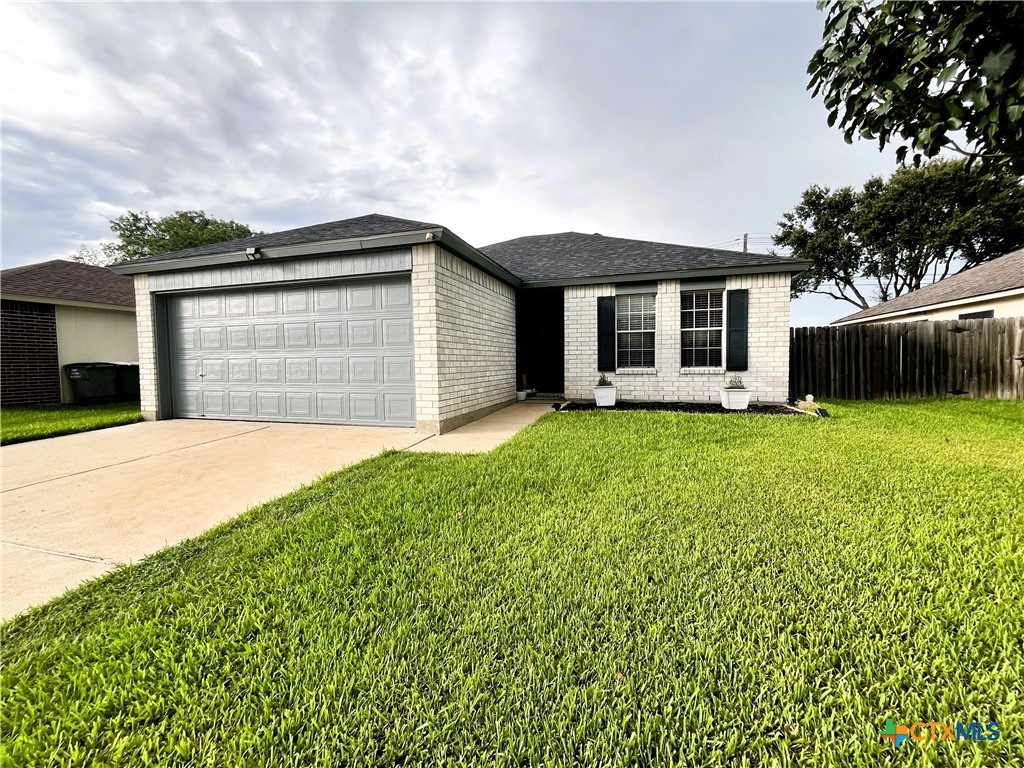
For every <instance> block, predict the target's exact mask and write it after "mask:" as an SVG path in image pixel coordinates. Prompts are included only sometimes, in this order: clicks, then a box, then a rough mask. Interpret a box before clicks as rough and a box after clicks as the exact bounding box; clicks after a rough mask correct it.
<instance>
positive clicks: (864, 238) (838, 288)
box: [773, 160, 1024, 308]
mask: <svg viewBox="0 0 1024 768" xmlns="http://www.w3.org/2000/svg"><path fill="white" fill-rule="evenodd" d="M773 239H774V242H775V244H776V245H779V246H783V247H786V248H788V249H790V251H791V252H792V255H793V256H795V257H797V258H801V259H807V260H809V261H810V262H811V263H812V266H811V268H810V269H809V270H808V271H806V272H803V273H801V274H799V275H797V276H796V277H795V278H794V280H793V296H794V297H796V296H799V295H801V294H804V293H820V294H824V295H826V296H831V297H832V298H834V299H838V300H841V301H846V302H849V303H850V304H853V305H854V306H856V307H860V308H867V307H869V306H871V305H872V303H874V302H876V301H888V300H889V299H893V298H895V297H896V296H900V295H902V294H904V293H907V292H909V291H913V290H916V289H918V288H920V287H921V286H922V285H927V284H928V283H930V282H934V281H935V280H941V279H943V278H944V277H947V276H948V275H950V274H951V273H955V272H959V271H962V270H964V269H970V268H971V267H973V266H976V265H978V264H981V263H983V262H986V261H989V260H991V259H993V258H996V257H998V256H1002V255H1004V254H1006V253H1008V252H1010V251H1012V250H1014V249H1016V248H1019V247H1020V246H1021V245H1024V185H1022V184H1021V178H1020V177H1019V176H1017V175H1015V174H1013V173H1011V172H1009V171H1007V170H1005V169H1002V170H996V171H995V172H993V173H982V172H981V170H980V169H979V168H978V167H977V166H974V167H973V168H972V167H969V166H968V163H967V161H966V160H934V161H932V162H930V163H926V164H924V165H923V166H922V167H920V168H909V167H907V168H900V169H898V170H897V171H896V172H895V173H893V174H892V176H890V177H889V178H888V179H882V178H881V177H877V176H876V177H873V178H871V179H868V181H867V182H865V184H864V186H863V188H862V189H860V190H856V189H854V188H853V187H841V188H839V189H836V190H830V189H829V188H827V187H822V186H817V185H815V186H811V187H810V188H808V189H807V190H806V191H805V192H804V193H803V195H802V197H801V199H800V202H799V203H798V204H797V205H796V206H795V207H794V208H793V209H792V210H791V211H789V212H787V213H785V214H783V217H782V220H781V221H780V222H779V231H778V233H777V234H776V235H775V237H774V238H773Z"/></svg>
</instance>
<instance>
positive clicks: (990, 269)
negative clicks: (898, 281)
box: [832, 248, 1024, 325]
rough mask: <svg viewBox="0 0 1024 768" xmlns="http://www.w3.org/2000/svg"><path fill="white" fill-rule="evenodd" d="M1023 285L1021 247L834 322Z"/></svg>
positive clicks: (919, 307)
mask: <svg viewBox="0 0 1024 768" xmlns="http://www.w3.org/2000/svg"><path fill="white" fill-rule="evenodd" d="M1015 288H1024V248H1021V249H1020V250H1019V251H1013V252H1012V253H1008V254H1006V255H1005V256H1000V257H999V258H998V259H992V261H986V262H985V263H984V264H979V265H978V266H976V267H973V268H971V269H968V270H966V271H965V272H961V273H959V274H956V275H953V276H952V277H947V278H946V279H945V280H940V281H939V282H937V283H932V284H931V285H926V286H925V287H924V288H918V289H917V290H916V291H911V292H910V293H905V294H903V295H902V296H897V297H896V298H895V299H891V300H889V301H883V302H882V303H881V304H876V305H875V306H873V307H868V308H867V309H862V310H861V311H860V312H854V313H853V314H852V315H847V316H846V317H841V318H839V319H838V320H835V321H833V323H832V324H833V325H835V324H836V323H848V322H850V321H851V320H867V319H869V318H872V317H878V316H879V315H887V314H889V313H890V312H906V311H909V310H912V309H922V308H924V307H928V306H931V305H932V304H943V303H945V302H947V301H959V300H961V299H970V298H973V297H975V296H984V295H985V294H988V293H1001V292H1003V291H1012V290H1013V289H1015Z"/></svg>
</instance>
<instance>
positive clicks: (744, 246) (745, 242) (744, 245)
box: [743, 232, 750, 253]
mask: <svg viewBox="0 0 1024 768" xmlns="http://www.w3.org/2000/svg"><path fill="white" fill-rule="evenodd" d="M749 235H750V233H749V232H744V233H743V252H744V253H746V252H747V237H748V236H749Z"/></svg>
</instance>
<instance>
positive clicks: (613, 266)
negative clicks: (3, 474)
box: [115, 215, 803, 432]
mask: <svg viewBox="0 0 1024 768" xmlns="http://www.w3.org/2000/svg"><path fill="white" fill-rule="evenodd" d="M802 267H803V263H802V262H797V261H793V260H789V259H782V258H778V257H770V256H764V255H760V254H748V253H734V252H730V251H715V250H709V249H701V248H688V247H686V246H678V245H671V244H664V243H649V242H643V241H636V240H621V239H617V238H607V237H602V236H600V235H579V234H576V233H565V234H561V235H545V236H539V237H525V238H519V239H517V240H511V241H508V242H505V243H498V244H496V245H493V246H489V247H485V248H482V249H477V248H474V247H473V246H471V245H469V244H468V243H466V242H465V241H463V240H461V239H460V238H458V237H457V236H456V235H454V234H453V233H452V232H450V231H449V230H447V229H445V228H444V227H441V226H438V225H435V224H426V223H423V222H415V221H407V220H404V219H395V218H391V217H387V216H379V215H370V216H362V217H359V218H355V219H347V220H344V221H338V222H331V223H328V224H321V225H316V226H313V227H304V228H302V229H297V230H290V231H287V232H280V233H276V234H271V235H261V236H257V237H253V238H247V239H245V240H237V241H232V242H228V243H220V244H215V245H209V246H201V247H198V248H191V249H188V250H185V251H178V252H176V253H169V254H161V255H158V256H151V257H146V258H143V259H137V260H135V261H131V262H124V263H122V264H119V265H117V266H116V267H115V270H116V271H118V272H120V273H122V274H130V275H134V276H135V293H136V306H137V311H136V317H137V322H138V338H139V364H140V379H141V392H142V408H143V413H144V415H145V416H146V417H147V418H151V419H158V418H206V419H243V420H266V421H299V422H311V423H339V424H380V425H391V426H409V427H416V428H417V429H419V430H421V431H424V432H444V431H447V430H450V429H454V428H456V427H458V426H460V425H461V424H464V423H466V422H468V421H471V420H473V419H476V418H479V417H481V416H483V415H486V414H488V413H490V412H493V411H495V410H497V409H499V408H502V407H504V406H505V405H507V404H508V403H510V402H512V401H513V400H514V399H515V392H516V389H517V385H518V386H519V387H522V388H530V389H534V390H540V391H543V392H548V393H552V394H563V393H564V395H565V396H566V397H568V398H571V399H588V398H590V397H592V395H591V389H592V387H593V385H594V384H595V383H596V380H597V377H598V375H599V371H604V372H606V373H607V375H608V376H609V377H610V378H612V379H613V381H614V382H615V383H616V385H617V386H618V388H619V397H620V398H621V399H624V400H679V401H707V400H715V399H717V397H718V389H719V387H720V386H721V385H722V384H723V383H724V381H725V379H726V378H727V369H729V371H736V372H738V373H740V374H741V375H742V376H743V377H744V380H745V383H746V384H747V386H748V387H749V388H751V389H752V390H753V397H754V399H756V400H762V401H783V400H785V399H786V397H787V395H788V370H789V354H788V349H789V283H790V278H791V276H792V274H793V273H795V272H798V271H800V270H801V269H802ZM729 375H731V374H729Z"/></svg>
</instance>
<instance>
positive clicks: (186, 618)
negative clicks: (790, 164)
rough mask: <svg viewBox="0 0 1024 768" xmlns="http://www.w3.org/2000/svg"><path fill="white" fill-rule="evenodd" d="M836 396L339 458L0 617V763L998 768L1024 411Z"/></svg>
mask: <svg viewBox="0 0 1024 768" xmlns="http://www.w3.org/2000/svg"><path fill="white" fill-rule="evenodd" d="M828 405H829V410H830V412H831V413H832V414H833V418H831V419H813V418H809V417H807V418H802V417H801V418H797V417H772V416H696V415H687V414H671V413H638V412H621V413H601V412H578V413H565V414H552V415H550V416H548V417H546V418H544V419H543V420H542V421H540V422H539V423H538V424H536V425H535V426H533V427H531V428H530V429H528V430H526V431H525V432H523V433H522V434H521V435H519V436H518V437H517V438H516V439H514V440H512V441H511V442H510V443H507V444H506V445H505V446H503V447H502V448H500V449H498V450H497V451H495V452H493V453H491V454H487V455H481V456H458V455H436V454H411V453H389V454H385V455H383V456H381V457H379V458H377V459H373V460H371V461H367V462H364V463H362V464H360V465H358V466H356V467H353V468H352V469H350V470H348V471H345V472H341V473H338V474H335V475H332V476H329V477H327V478H325V479H323V480H322V481H320V482H318V483H316V484H314V485H312V486H310V487H308V488H305V489H302V490H300V491H298V492H296V493H293V494H291V495H289V496H286V497H284V498H281V499H279V500H277V501H274V502H272V503H269V504H266V505H264V506H262V507H259V508H257V509H255V510H253V511H252V512H250V513H249V514H247V515H245V516H243V517H241V518H239V519H237V520H235V521H233V522H231V523H229V524H227V525H224V526H221V527H220V528H218V529H216V530H214V531H213V532H211V533H209V534H207V535H206V536H203V537H201V538H199V539H196V540H193V541H190V542H187V543H185V544H183V545H181V546H177V547H173V548H171V549H168V550H165V551H164V552H161V553H159V554H158V555H156V556H154V557H152V558H149V559H148V560H146V561H144V562H142V563H140V564H138V565H136V566H134V567H130V568H126V569H123V570H121V571H119V572H117V573H115V574H112V575H111V576H110V577H107V578H105V579H103V580H100V581H98V582H94V583H92V584H89V585H87V586H85V587H84V588H82V589H79V590H77V591H75V592H73V593H71V594H69V595H67V596H65V597H64V598H61V599H59V600H57V601H55V602H53V603H51V604H50V605H48V606H45V607H44V608H42V609H40V610H37V611H35V612H32V613H30V614H27V615H24V616H22V617H20V618H18V619H15V620H14V621H13V622H9V623H8V624H6V625H5V626H4V628H3V632H4V638H3V640H4V647H3V664H4V667H3V685H4V687H3V699H4V700H3V702H2V703H3V707H2V715H0V716H2V733H0V736H2V742H3V747H2V749H3V755H4V764H5V765H6V764H9V765H189V766H191V765H197V766H198V765H203V766H206V765H210V766H241V765H253V764H262V765H282V766H288V765H323V766H335V765H346V766H349V765H350V766H370V765H374V766H391V765H431V766H435V765H479V766H490V765H502V766H512V765H516V766H520V765H551V766H568V765H586V766H590V765H601V766H606V765H616V766H636V765H651V764H655V763H657V764H663V765H708V766H719V765H721V766H725V765H729V766H762V765H776V766H790V765H792V766H806V765H829V766H831V765H857V766H875V765H879V764H882V765H890V764H893V765H895V764H899V765H914V766H923V765H962V766H968V765H970V766H976V765H985V766H1006V765H1010V764H1015V765H1021V764H1022V763H1024V696H1022V691H1024V508H1022V505H1024V501H1022V500H1024V403H999V402H980V401H946V402H930V403H921V404H898V403H897V404H893V403H889V404H852V403H830V404H828ZM886 718H893V719H894V720H895V721H896V723H897V724H901V725H911V724H912V723H914V722H915V721H918V720H921V721H924V722H933V721H957V720H959V721H971V720H979V721H982V722H983V723H985V724H987V723H988V722H989V721H993V720H996V721H998V722H999V724H1000V726H999V727H1000V732H1001V733H1002V734H1003V737H1002V738H1001V739H1000V740H998V741H992V742H980V743H976V744H975V743H969V742H948V741H942V742H921V743H915V742H913V741H910V740H908V741H907V742H906V743H904V744H903V745H902V747H901V748H900V750H899V752H898V753H894V752H893V748H892V747H891V746H889V745H884V744H883V743H882V742H881V741H880V740H879V737H878V731H879V729H881V728H883V727H884V725H885V720H886Z"/></svg>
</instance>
